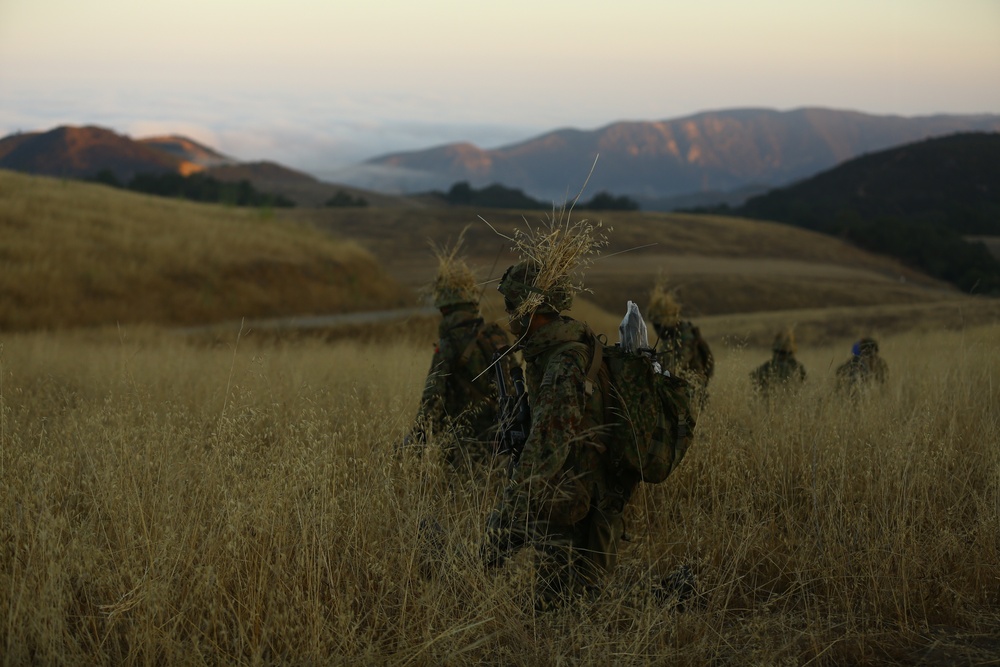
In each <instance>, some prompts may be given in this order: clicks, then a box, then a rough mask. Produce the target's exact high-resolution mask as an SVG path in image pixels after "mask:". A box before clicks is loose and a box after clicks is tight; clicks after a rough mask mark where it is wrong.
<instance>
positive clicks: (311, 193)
mask: <svg viewBox="0 0 1000 667" xmlns="http://www.w3.org/2000/svg"><path fill="white" fill-rule="evenodd" d="M0 169H10V170H12V171H20V172H26V173H30V174H38V175H43V176H58V177H63V178H80V179H92V178H95V177H97V176H98V174H102V176H103V177H104V180H105V182H112V181H113V182H116V183H120V184H127V183H128V182H129V181H131V180H132V179H133V178H134V177H135V176H137V175H140V174H142V175H152V176H162V175H164V174H181V175H183V176H190V175H191V174H195V173H203V174H205V175H206V176H210V177H212V178H215V179H217V180H219V181H224V182H239V181H241V180H246V181H249V182H250V184H251V185H252V186H253V187H254V188H256V189H257V190H259V191H261V192H265V193H271V194H275V195H283V196H285V197H288V198H289V199H291V200H292V201H294V202H295V203H296V204H298V205H300V206H322V205H323V204H324V202H326V201H328V200H330V199H331V198H332V197H335V196H337V194H338V193H340V192H343V193H344V194H345V195H348V196H350V197H353V198H354V199H358V198H363V199H365V201H366V202H368V203H369V204H371V205H374V206H383V205H385V206H396V205H400V203H401V202H403V201H404V200H402V199H401V198H399V197H395V196H392V195H382V194H379V193H373V192H368V191H365V190H360V189H358V188H353V187H350V186H344V185H337V184H334V183H325V182H322V181H318V180H316V179H315V178H313V177H312V176H310V175H309V174H304V173H302V172H300V171H296V170H294V169H289V168H288V167H284V166H282V165H280V164H277V163H274V162H239V161H238V160H235V159H234V158H231V157H229V156H227V155H223V154H222V153H220V152H219V151H217V150H215V149H213V148H210V147H208V146H205V145H204V144H200V143H198V142H197V141H194V140H192V139H189V138H187V137H183V136H178V135H168V136H158V137H147V138H143V139H132V138H131V137H128V136H126V135H122V134H118V133H116V132H113V131H112V130H109V129H106V128H102V127H95V126H86V127H77V126H69V125H67V126H62V127H57V128H55V129H53V130H49V131H47V132H27V133H18V134H12V135H9V136H7V137H4V138H3V139H0ZM109 173H110V174H112V175H113V176H114V178H113V179H108V178H107V176H108V174H109ZM405 201H409V200H405ZM418 205H426V204H418Z"/></svg>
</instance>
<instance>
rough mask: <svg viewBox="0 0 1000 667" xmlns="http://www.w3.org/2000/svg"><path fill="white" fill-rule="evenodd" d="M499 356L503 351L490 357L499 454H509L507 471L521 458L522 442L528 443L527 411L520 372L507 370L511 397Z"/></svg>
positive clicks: (529, 417) (514, 369)
mask: <svg viewBox="0 0 1000 667" xmlns="http://www.w3.org/2000/svg"><path fill="white" fill-rule="evenodd" d="M502 357H503V352H497V353H496V354H494V355H493V367H494V369H495V371H496V378H497V407H498V408H499V409H498V417H499V422H500V448H499V451H500V453H501V454H509V455H510V465H509V466H508V472H509V471H512V470H513V468H514V466H515V465H516V464H517V462H518V460H519V459H520V458H521V452H522V451H524V443H525V442H527V440H528V432H529V431H530V430H531V409H530V408H529V407H528V394H527V393H526V392H525V391H524V372H523V371H522V370H521V367H520V366H513V367H512V368H511V369H510V378H511V382H512V383H513V385H514V387H513V392H514V393H513V394H511V388H510V387H508V386H507V376H506V375H505V374H504V368H503V366H504V365H503V363H502V361H503V359H502Z"/></svg>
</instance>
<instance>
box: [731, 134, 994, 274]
mask: <svg viewBox="0 0 1000 667" xmlns="http://www.w3.org/2000/svg"><path fill="white" fill-rule="evenodd" d="M998 165H1000V133H962V134H955V135H951V136H947V137H938V138H934V139H927V140H924V141H921V142H917V143H913V144H907V145H904V146H899V147H896V148H892V149H888V150H885V151H879V152H877V153H872V154H870V155H865V156H862V157H859V158H855V159H853V160H849V161H847V162H845V163H843V164H841V165H840V166H838V167H836V168H834V169H831V170H829V171H826V172H823V173H821V174H818V175H816V176H813V177H812V178H809V179H806V180H804V181H801V182H799V183H796V184H794V185H791V186H788V187H786V188H780V189H777V190H774V191H771V192H769V193H767V194H765V195H761V196H759V197H754V198H752V199H750V200H749V201H748V202H746V203H745V204H744V205H743V206H741V207H738V208H736V209H735V210H734V211H733V213H734V214H736V215H740V216H744V217H750V218H757V219H764V220H776V221H779V222H784V223H788V224H792V225H796V226H800V227H806V228H809V229H816V230H819V231H822V232H826V233H829V234H836V235H839V236H843V237H846V238H848V239H850V240H851V241H853V242H854V243H857V244H858V245H860V246H862V247H865V248H868V249H870V250H873V251H876V252H881V253H885V254H889V255H893V256H895V257H898V258H900V259H901V260H903V261H905V262H907V263H908V264H910V265H911V266H914V267H915V268H918V269H920V270H922V271H925V272H927V273H930V274H931V275H934V276H936V277H939V278H941V279H944V280H948V281H950V282H953V283H955V284H956V285H958V286H960V287H961V288H962V289H965V290H973V289H976V290H979V291H987V292H998V291H1000V262H998V261H997V260H996V259H995V258H994V257H993V256H992V254H991V253H990V252H989V250H988V249H987V248H986V247H985V246H983V245H981V244H979V243H976V244H970V243H967V242H966V241H965V240H963V238H962V237H963V236H968V235H979V236H985V237H995V236H1000V168H998Z"/></svg>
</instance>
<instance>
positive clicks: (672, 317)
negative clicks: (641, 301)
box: [646, 282, 681, 330]
mask: <svg viewBox="0 0 1000 667" xmlns="http://www.w3.org/2000/svg"><path fill="white" fill-rule="evenodd" d="M646 317H648V318H649V321H650V322H652V323H653V327H655V328H656V329H658V330H659V329H666V328H669V327H673V326H676V325H677V323H678V322H680V321H681V304H680V303H679V302H678V301H677V298H676V296H675V295H674V292H673V291H672V290H667V289H666V285H665V284H664V283H663V282H659V283H657V284H656V286H655V287H654V288H653V292H652V293H651V294H650V297H649V307H648V308H647V309H646Z"/></svg>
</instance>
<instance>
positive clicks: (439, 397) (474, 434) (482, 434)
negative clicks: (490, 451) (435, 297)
mask: <svg viewBox="0 0 1000 667" xmlns="http://www.w3.org/2000/svg"><path fill="white" fill-rule="evenodd" d="M508 343H509V338H508V337H507V334H506V333H505V332H504V330H503V329H502V328H501V327H500V326H499V325H497V324H484V322H483V319H482V318H481V317H479V315H478V314H477V313H474V312H471V311H468V310H458V311H454V312H451V313H449V314H447V315H445V316H443V317H442V319H441V323H440V325H439V326H438V341H437V345H436V346H435V348H434V357H433V358H432V359H431V367H430V370H429V371H428V373H427V379H426V381H425V383H424V391H423V395H422V396H421V398H420V410H419V412H418V414H417V424H418V427H419V428H423V429H427V430H432V431H434V432H438V433H441V432H445V431H448V430H451V429H453V431H452V433H453V434H454V435H455V436H456V437H457V438H458V439H476V440H480V441H482V442H484V443H486V442H492V434H493V432H494V430H495V428H496V422H497V398H496V385H495V382H494V373H493V372H492V371H490V370H488V369H489V367H490V364H491V363H492V361H493V351H494V349H498V348H503V347H505V346H506V345H507V344H508Z"/></svg>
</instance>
